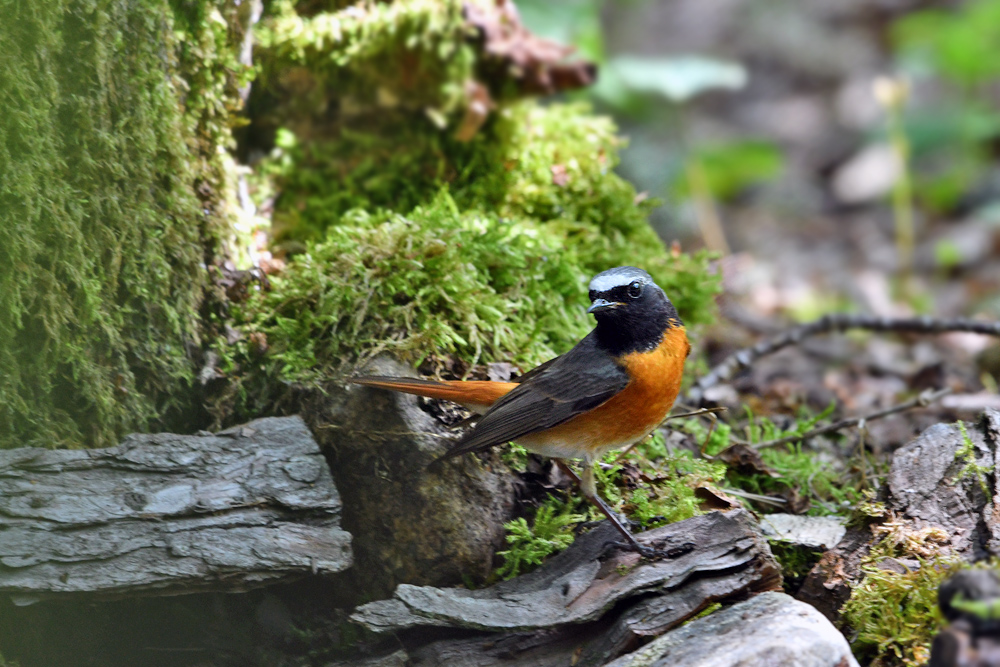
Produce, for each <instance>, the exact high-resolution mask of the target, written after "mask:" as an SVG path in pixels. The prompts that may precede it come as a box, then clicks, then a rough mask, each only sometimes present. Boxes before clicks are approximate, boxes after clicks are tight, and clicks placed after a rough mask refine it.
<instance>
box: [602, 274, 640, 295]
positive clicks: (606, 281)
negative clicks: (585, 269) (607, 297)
mask: <svg viewBox="0 0 1000 667" xmlns="http://www.w3.org/2000/svg"><path fill="white" fill-rule="evenodd" d="M636 281H638V282H640V283H643V284H645V283H647V282H649V281H648V280H646V278H644V277H643V276H637V275H635V274H634V273H610V274H603V273H602V274H601V275H599V276H595V277H594V279H593V280H591V281H590V291H591V292H607V291H608V290H611V289H614V288H616V287H624V286H625V285H630V284H632V283H634V282H636Z"/></svg>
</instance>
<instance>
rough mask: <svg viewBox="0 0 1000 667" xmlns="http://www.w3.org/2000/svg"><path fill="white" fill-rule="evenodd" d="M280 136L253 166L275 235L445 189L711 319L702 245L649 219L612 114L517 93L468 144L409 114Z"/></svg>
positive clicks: (461, 203)
mask: <svg viewBox="0 0 1000 667" xmlns="http://www.w3.org/2000/svg"><path fill="white" fill-rule="evenodd" d="M279 139H280V146H279V151H278V153H277V154H276V155H275V156H274V157H273V158H271V159H270V161H269V162H268V164H266V165H265V166H264V167H263V168H264V169H265V170H268V171H269V173H271V174H273V175H274V177H275V179H276V182H277V184H278V187H279V188H280V189H281V191H282V196H281V199H280V200H279V202H278V206H277V209H276V211H275V226H276V229H277V230H278V237H279V238H282V237H285V238H295V239H298V240H308V239H315V238H321V235H322V234H323V233H324V232H325V230H327V229H329V228H331V227H334V226H338V225H351V224H355V223H354V218H353V217H352V216H351V215H345V214H347V213H348V212H349V211H350V210H351V209H357V208H361V209H365V210H368V211H371V210H372V209H383V210H386V209H391V210H393V211H396V212H399V213H403V214H406V213H408V212H409V211H410V210H411V208H412V207H414V206H417V205H424V206H426V205H427V204H428V203H430V202H432V201H433V200H434V199H436V198H437V197H438V196H439V193H440V192H441V189H442V188H447V190H448V192H449V194H450V196H451V197H452V199H453V201H454V202H455V206H456V207H457V208H458V209H459V210H461V211H463V212H464V211H468V212H479V213H481V214H485V215H491V216H498V217H500V218H504V219H507V218H510V219H514V220H524V219H528V220H531V221H533V222H536V223H545V226H546V227H547V228H549V231H550V234H551V236H550V238H560V239H561V243H560V245H559V246H557V247H562V246H568V249H570V250H573V251H575V254H576V258H575V261H576V263H578V265H579V266H580V267H581V271H582V272H583V273H587V274H595V273H599V272H600V271H603V270H605V269H607V268H609V267H612V266H617V265H621V264H632V265H635V266H640V267H642V268H644V269H646V270H647V271H649V272H650V274H651V275H653V277H654V278H655V279H656V281H657V283H658V284H659V285H660V286H661V287H663V289H664V290H666V292H667V294H669V295H670V297H671V299H673V301H674V304H675V305H676V306H677V309H678V311H679V312H680V314H681V316H682V317H683V318H684V320H685V322H687V323H688V324H689V325H690V324H701V323H705V322H708V321H710V320H711V317H712V315H711V314H712V312H713V311H712V308H713V301H712V299H713V296H714V295H715V294H716V293H717V292H718V280H717V278H716V277H714V276H713V275H709V274H708V272H707V270H706V265H707V261H708V255H707V254H705V253H700V254H697V255H693V256H692V255H688V254H683V253H681V254H679V255H676V256H672V255H670V254H669V253H668V252H667V251H666V249H665V248H664V246H663V243H662V242H661V241H660V240H659V239H658V238H657V236H656V234H655V232H653V230H652V228H651V227H650V226H649V224H648V221H647V216H648V214H649V211H650V204H649V203H648V202H645V201H638V200H639V197H638V195H637V193H636V191H635V189H634V188H633V187H632V185H631V184H630V183H628V182H627V181H625V180H624V179H622V178H621V177H619V176H618V175H616V174H615V173H614V171H613V169H614V167H615V166H616V165H617V164H618V151H619V150H620V148H621V147H622V145H623V142H622V140H621V139H620V138H619V137H618V136H617V135H616V128H615V125H614V124H613V123H612V122H611V120H610V119H608V118H605V117H601V116H594V115H592V114H591V113H590V110H589V108H588V107H587V106H586V105H582V104H573V105H561V104H557V105H552V106H539V105H537V104H535V103H533V102H521V103H517V104H514V105H512V106H509V107H507V108H505V109H504V111H503V112H502V113H501V114H500V115H499V117H498V118H497V119H496V120H495V121H494V122H493V123H491V124H490V125H489V126H488V127H487V129H485V130H484V131H483V132H482V133H481V134H480V135H479V136H477V137H476V138H475V139H473V140H472V141H471V142H468V143H463V142H458V141H456V140H454V139H451V138H450V137H449V136H448V135H446V134H443V133H441V132H439V131H438V130H436V129H435V128H428V127H423V128H421V127H419V126H413V125H404V126H403V127H400V128H397V127H394V126H392V127H391V129H390V130H389V131H385V129H384V128H382V129H380V130H379V131H378V132H371V133H367V132H360V131H358V132H355V131H346V130H345V131H344V132H343V133H342V134H341V135H340V136H338V137H337V138H336V140H330V141H314V142H310V143H308V144H300V143H299V142H298V141H297V140H296V139H295V138H294V135H292V134H291V133H290V132H287V131H286V132H283V133H281V134H280V135H279ZM554 173H556V174H562V175H564V178H563V176H560V177H559V178H558V179H555V178H554V175H553V174H554ZM331 183H336V184H337V187H331V185H330V184H331ZM560 183H561V184H560ZM637 202H638V203H637ZM564 296H572V295H564Z"/></svg>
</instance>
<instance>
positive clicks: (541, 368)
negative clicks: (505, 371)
mask: <svg viewBox="0 0 1000 667" xmlns="http://www.w3.org/2000/svg"><path fill="white" fill-rule="evenodd" d="M563 356H565V355H559V356H558V357H553V358H551V359H549V360H548V361H545V362H542V363H540V364H538V365H537V366H535V367H534V368H532V369H531V370H530V371H528V372H527V373H525V374H524V375H519V376H518V377H516V378H514V379H513V380H511V382H517V383H518V384H521V383H523V382H525V381H526V380H530V379H531V378H533V377H535V376H536V375H539V374H541V373H543V372H544V371H546V370H548V368H549V367H550V366H552V364H554V363H556V362H557V361H559V360H560V359H562V358H563Z"/></svg>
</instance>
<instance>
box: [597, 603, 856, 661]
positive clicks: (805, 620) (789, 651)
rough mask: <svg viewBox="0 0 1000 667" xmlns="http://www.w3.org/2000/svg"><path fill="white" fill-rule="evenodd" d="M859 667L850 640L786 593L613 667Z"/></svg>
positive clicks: (704, 622)
mask: <svg viewBox="0 0 1000 667" xmlns="http://www.w3.org/2000/svg"><path fill="white" fill-rule="evenodd" d="M737 665H739V667H782V666H786V665H787V666H788V667H856V666H857V665H858V662H857V660H855V659H854V656H853V655H851V649H850V647H849V646H848V644H847V640H846V639H844V636H843V635H842V634H840V632H839V631H838V630H837V629H836V628H835V627H833V625H832V624H831V623H830V622H829V621H828V620H827V619H826V618H825V617H824V616H823V615H822V614H820V613H819V612H818V611H816V610H815V609H813V608H812V607H811V606H809V605H807V604H805V603H804V602H799V601H798V600H795V599H793V598H791V597H789V596H788V595H785V594H784V593H773V592H770V593H762V594H760V595H758V596H756V597H754V598H751V599H749V600H747V601H745V602H741V603H739V604H735V605H733V606H732V607H729V608H727V609H723V610H720V611H717V612H715V613H714V614H710V615H709V616H706V617H704V618H699V619H697V620H695V621H692V622H691V623H688V624H687V625H685V626H683V627H680V628H677V629H676V630H671V631H670V632H668V633H666V634H665V635H663V636H662V637H659V638H657V639H655V640H653V641H652V642H651V643H650V644H648V645H647V646H645V647H643V648H641V649H639V650H638V651H635V652H633V653H630V654H628V655H625V656H622V657H621V658H619V659H617V660H615V661H614V662H611V663H609V664H608V665H607V667H736V666H737Z"/></svg>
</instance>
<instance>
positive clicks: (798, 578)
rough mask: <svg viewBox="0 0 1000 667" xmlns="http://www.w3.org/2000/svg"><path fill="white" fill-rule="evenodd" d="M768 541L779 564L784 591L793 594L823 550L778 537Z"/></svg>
mask: <svg viewBox="0 0 1000 667" xmlns="http://www.w3.org/2000/svg"><path fill="white" fill-rule="evenodd" d="M768 542H769V544H770V546H771V554H772V555H773V556H774V559H775V560H776V561H778V565H780V566H781V579H782V586H783V587H784V589H785V592H786V593H788V594H790V595H794V594H795V593H796V592H797V591H798V589H799V587H800V586H801V585H802V582H804V581H805V578H806V575H808V574H809V571H810V570H811V569H812V568H813V566H814V565H815V564H816V563H818V562H819V559H820V558H821V557H822V556H823V550H822V549H810V548H808V547H804V546H802V545H800V544H793V543H791V542H786V541H784V540H778V539H774V540H768Z"/></svg>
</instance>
